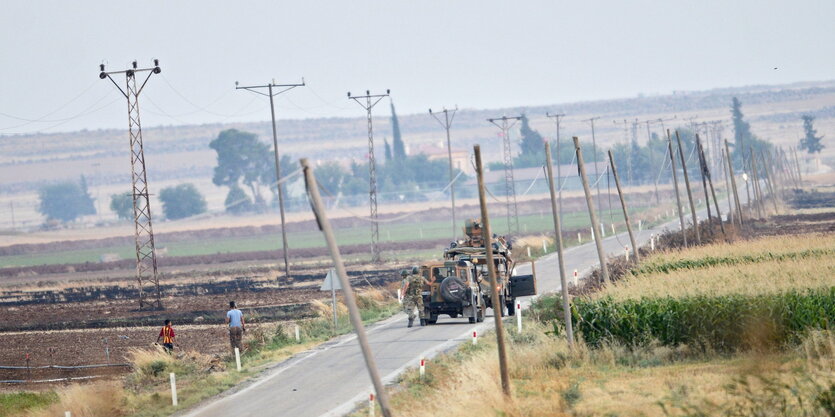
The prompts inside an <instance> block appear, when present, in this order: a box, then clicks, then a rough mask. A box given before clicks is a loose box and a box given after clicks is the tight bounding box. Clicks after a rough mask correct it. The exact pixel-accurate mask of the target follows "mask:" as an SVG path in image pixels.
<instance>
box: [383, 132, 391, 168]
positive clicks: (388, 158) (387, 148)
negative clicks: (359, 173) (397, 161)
mask: <svg viewBox="0 0 835 417" xmlns="http://www.w3.org/2000/svg"><path fill="white" fill-rule="evenodd" d="M383 145H385V147H386V162H389V161H391V145H389V140H388V139H387V138H386V139H383Z"/></svg>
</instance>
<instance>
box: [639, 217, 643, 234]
mask: <svg viewBox="0 0 835 417" xmlns="http://www.w3.org/2000/svg"><path fill="white" fill-rule="evenodd" d="M642 230H644V229H643V222H642V221H641V219H638V231H639V232H640V231H642Z"/></svg>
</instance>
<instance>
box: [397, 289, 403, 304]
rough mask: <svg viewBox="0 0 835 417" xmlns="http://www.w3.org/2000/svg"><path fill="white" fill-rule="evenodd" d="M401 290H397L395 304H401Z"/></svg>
mask: <svg viewBox="0 0 835 417" xmlns="http://www.w3.org/2000/svg"><path fill="white" fill-rule="evenodd" d="M401 291H402V290H401V289H400V288H398V289H397V302H398V303H400V304H403V294H402V293H401Z"/></svg>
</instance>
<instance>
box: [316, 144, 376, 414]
mask: <svg viewBox="0 0 835 417" xmlns="http://www.w3.org/2000/svg"><path fill="white" fill-rule="evenodd" d="M300 162H301V166H302V169H303V170H304V183H305V187H306V188H307V193H308V195H309V196H310V200H311V206H312V207H313V214H314V216H316V223H317V224H318V225H319V229H320V230H321V231H322V234H323V235H325V242H326V244H327V246H328V252H329V253H330V255H331V258H333V265H334V268H335V270H336V276H337V278H339V283H340V284H341V287H342V295H343V296H344V298H345V304H347V306H348V316H349V318H350V319H351V324H352V325H353V326H354V331H355V332H356V333H357V341H358V342H359V345H360V349H361V350H362V356H363V358H364V359H365V367H366V368H367V369H368V375H369V377H371V383H372V384H373V385H374V391H376V392H377V401H379V402H380V408H381V409H382V411H383V416H384V417H391V415H392V414H391V408H390V407H389V396H388V393H387V392H386V386H385V385H383V380H382V378H380V371H379V370H378V368H377V362H376V361H375V360H374V353H373V352H372V351H371V345H370V344H369V343H368V335H367V334H366V332H365V326H364V325H363V324H362V317H361V316H360V309H359V307H358V306H357V299H356V296H355V295H354V290H353V288H351V282H350V281H349V280H348V273H347V272H346V270H345V263H343V262H342V255H341V254H340V253H339V246H337V245H336V237H335V236H334V234H333V228H332V227H331V222H330V220H329V219H328V216H327V213H325V205H324V204H322V196H321V195H319V188H318V187H317V185H316V175H314V173H313V169H311V168H310V164H309V163H308V161H307V159H302V160H301V161H300ZM335 284H336V283H335V282H333V280H332V281H331V286H333V285H335Z"/></svg>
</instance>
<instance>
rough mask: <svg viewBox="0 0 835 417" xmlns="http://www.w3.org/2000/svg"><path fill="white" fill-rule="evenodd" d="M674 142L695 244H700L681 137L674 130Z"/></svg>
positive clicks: (697, 219) (697, 222)
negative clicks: (688, 206) (682, 176)
mask: <svg viewBox="0 0 835 417" xmlns="http://www.w3.org/2000/svg"><path fill="white" fill-rule="evenodd" d="M676 141H677V142H678V155H679V156H680V157H681V170H682V171H683V172H684V188H686V189H687V199H688V200H689V201H690V214H691V216H692V217H693V229H695V230H696V244H697V245H701V244H702V237H701V235H700V234H699V218H698V217H697V216H696V205H695V204H693V193H692V192H691V191H690V175H689V174H687V161H685V160H684V146H682V144H681V137H680V136H679V135H678V129H676Z"/></svg>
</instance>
